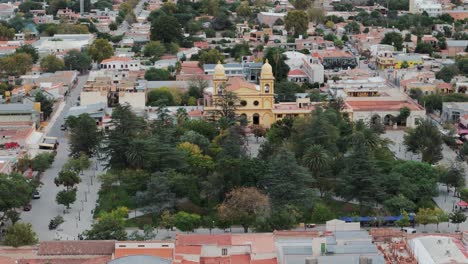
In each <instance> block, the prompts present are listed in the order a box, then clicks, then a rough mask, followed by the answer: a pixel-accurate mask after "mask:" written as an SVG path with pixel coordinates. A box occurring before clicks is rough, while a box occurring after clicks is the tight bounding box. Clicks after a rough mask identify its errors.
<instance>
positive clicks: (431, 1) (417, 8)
mask: <svg viewBox="0 0 468 264" xmlns="http://www.w3.org/2000/svg"><path fill="white" fill-rule="evenodd" d="M409 12H410V13H412V14H421V13H423V12H426V13H427V14H428V15H429V16H431V17H437V16H440V15H441V14H442V5H441V4H440V3H439V2H437V1H436V0H410V2H409Z"/></svg>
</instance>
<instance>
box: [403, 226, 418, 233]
mask: <svg viewBox="0 0 468 264" xmlns="http://www.w3.org/2000/svg"><path fill="white" fill-rule="evenodd" d="M401 231H403V232H405V233H407V234H416V229H414V228H409V227H403V228H402V229H401Z"/></svg>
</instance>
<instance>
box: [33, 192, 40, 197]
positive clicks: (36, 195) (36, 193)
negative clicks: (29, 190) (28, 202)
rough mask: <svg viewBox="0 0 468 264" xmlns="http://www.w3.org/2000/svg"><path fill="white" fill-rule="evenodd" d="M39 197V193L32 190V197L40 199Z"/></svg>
mask: <svg viewBox="0 0 468 264" xmlns="http://www.w3.org/2000/svg"><path fill="white" fill-rule="evenodd" d="M40 198H41V194H40V193H39V192H38V191H34V192H33V199H40Z"/></svg>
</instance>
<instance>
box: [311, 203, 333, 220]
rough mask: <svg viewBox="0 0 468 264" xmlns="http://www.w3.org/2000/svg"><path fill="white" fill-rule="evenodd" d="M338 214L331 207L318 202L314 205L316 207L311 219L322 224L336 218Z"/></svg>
mask: <svg viewBox="0 0 468 264" xmlns="http://www.w3.org/2000/svg"><path fill="white" fill-rule="evenodd" d="M335 218H336V215H335V214H334V213H333V211H332V210H330V208H328V207H327V206H326V205H324V204H322V203H317V204H315V205H314V209H313V211H312V217H311V219H310V220H311V221H312V222H313V223H317V224H322V223H325V222H327V221H329V220H332V219H335Z"/></svg>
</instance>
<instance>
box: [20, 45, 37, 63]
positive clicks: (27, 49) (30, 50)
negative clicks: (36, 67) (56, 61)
mask: <svg viewBox="0 0 468 264" xmlns="http://www.w3.org/2000/svg"><path fill="white" fill-rule="evenodd" d="M15 53H26V54H29V55H31V58H32V61H33V63H36V62H37V61H38V60H39V52H38V51H37V49H36V48H35V47H33V46H32V45H31V44H25V45H21V46H20V47H19V48H17V49H16V51H15Z"/></svg>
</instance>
